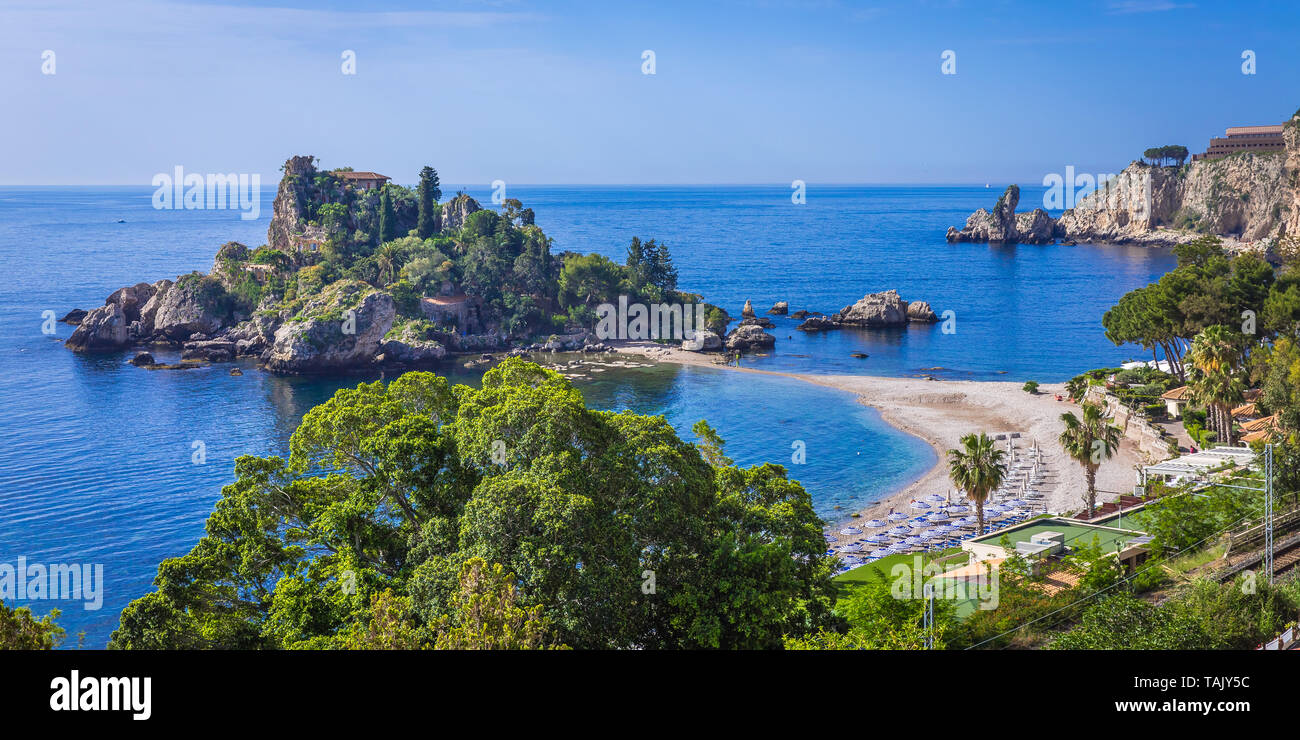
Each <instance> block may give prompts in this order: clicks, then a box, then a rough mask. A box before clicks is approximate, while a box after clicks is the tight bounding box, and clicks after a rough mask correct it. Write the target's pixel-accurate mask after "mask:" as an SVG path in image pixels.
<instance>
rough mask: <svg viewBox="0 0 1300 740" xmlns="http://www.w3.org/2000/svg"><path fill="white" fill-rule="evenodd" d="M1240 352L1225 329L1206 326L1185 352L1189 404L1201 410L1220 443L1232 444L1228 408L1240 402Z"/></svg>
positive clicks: (1230, 334) (1242, 393)
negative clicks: (1189, 395)
mask: <svg viewBox="0 0 1300 740" xmlns="http://www.w3.org/2000/svg"><path fill="white" fill-rule="evenodd" d="M1240 357H1241V350H1240V348H1239V347H1238V346H1237V342H1236V341H1235V338H1234V337H1233V335H1232V332H1231V330H1230V329H1228V327H1226V326H1219V325H1215V326H1209V327H1206V328H1205V330H1204V331H1202V332H1201V333H1200V334H1197V335H1196V338H1195V339H1193V340H1192V349H1191V351H1189V352H1188V359H1189V360H1190V361H1191V365H1192V372H1191V374H1190V375H1189V377H1188V383H1187V385H1188V387H1189V388H1190V389H1191V391H1192V400H1194V401H1195V402H1196V403H1198V404H1200V405H1202V406H1204V407H1205V413H1206V416H1207V418H1208V420H1209V422H1210V425H1211V427H1212V428H1213V429H1214V431H1215V433H1216V434H1217V435H1218V438H1219V440H1220V441H1222V442H1225V443H1227V444H1232V442H1233V437H1234V435H1233V431H1232V407H1233V406H1234V405H1235V404H1238V403H1240V402H1241V401H1242V399H1243V398H1244V391H1245V386H1244V384H1243V383H1242V381H1241V379H1240V378H1239V377H1238V376H1237V362H1238V360H1239V359H1240Z"/></svg>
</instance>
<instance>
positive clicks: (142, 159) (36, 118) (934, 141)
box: [0, 0, 1300, 190]
mask: <svg viewBox="0 0 1300 740" xmlns="http://www.w3.org/2000/svg"><path fill="white" fill-rule="evenodd" d="M1298 32H1300V4H1296V3H1293V2H1203V1H1201V0H1197V1H1196V2H1179V1H1178V0H1099V1H1096V2H1089V1H1087V0H1084V1H1082V2H1077V3H1074V2H1072V3H1064V2H1055V1H1044V2H1011V1H1005V2H999V1H998V0H978V1H975V0H972V1H970V2H961V1H957V0H951V1H944V2H937V1H931V0H904V1H901V2H887V1H882V2H850V1H849V0H694V1H691V2H677V1H676V0H655V1H654V2H621V1H615V0H597V1H593V2H565V1H554V2H534V1H529V0H495V1H492V0H446V1H445V2H438V1H437V0H424V1H422V2H415V1H409V2H408V1H399V0H392V1H389V0H366V1H365V2H359V1H358V0H347V1H346V2H335V1H334V0H324V1H321V0H317V1H315V2H308V1H306V0H280V1H279V2H275V3H262V2H238V1H235V2H231V1H229V0H227V1H226V2H216V1H200V2H195V1H193V0H117V1H115V2H111V3H109V2H99V1H96V0H83V1H81V2H73V1H68V0H0V93H2V98H0V99H3V100H4V106H3V108H4V113H3V115H0V141H3V142H4V148H3V156H0V184H2V185H77V184H84V185H92V184H99V185H141V186H148V185H150V183H151V181H152V178H153V176H154V175H155V174H157V173H164V172H165V173H171V172H173V171H174V169H175V167H177V166H180V167H183V168H184V170H185V171H186V172H198V173H212V172H219V173H230V172H234V173H259V174H260V175H261V177H262V180H263V182H264V183H268V182H269V183H274V182H276V181H278V179H279V168H280V165H281V164H282V163H283V162H284V160H285V159H286V158H288V157H289V156H290V155H294V154H311V155H314V156H316V157H318V158H319V159H320V162H321V165H322V166H325V167H338V166H351V167H353V168H355V169H358V170H373V171H377V172H381V173H383V174H386V175H389V176H391V177H393V178H394V179H396V180H397V181H398V182H403V183H410V182H413V181H414V180H415V179H416V173H417V172H418V171H419V169H420V167H422V166H423V165H425V164H431V165H433V166H434V167H436V168H437V169H438V171H439V173H440V174H441V177H442V181H443V183H444V186H446V185H452V186H459V185H465V186H473V185H483V184H486V183H490V182H492V181H494V180H502V181H504V182H507V183H518V184H733V183H734V184H773V183H789V182H792V181H793V180H796V179H798V180H803V181H805V182H808V183H810V184H811V183H824V184H830V183H963V184H969V183H985V182H994V183H1003V182H1021V183H1030V182H1038V181H1041V179H1042V177H1043V176H1044V175H1046V174H1048V173H1063V172H1064V171H1065V168H1066V167H1067V166H1072V167H1074V169H1075V171H1076V172H1088V173H1098V174H1101V173H1113V172H1118V171H1119V170H1120V169H1122V168H1123V167H1124V166H1125V165H1126V164H1127V163H1128V162H1130V161H1131V160H1133V159H1135V158H1137V157H1139V156H1140V155H1141V152H1142V150H1144V149H1146V148H1148V147H1151V146H1158V145H1163V144H1184V145H1186V146H1187V147H1188V148H1189V149H1191V150H1192V151H1193V152H1197V151H1202V150H1203V149H1204V148H1205V146H1206V143H1207V140H1208V139H1209V137H1210V136H1212V135H1221V134H1222V129H1224V128H1225V127H1227V126H1230V125H1246V124H1267V123H1280V122H1282V121H1283V120H1285V119H1286V118H1288V117H1289V116H1290V115H1291V114H1292V113H1293V112H1295V111H1296V110H1297V108H1300V45H1297V44H1296V43H1295V39H1296V38H1297V37H1300V33H1298ZM348 51H350V52H352V53H353V54H354V55H355V56H354V58H355V74H345V69H344V65H345V59H344V55H345V52H348ZM646 51H651V52H653V61H654V70H653V71H654V74H645V73H644V72H645V67H646V62H645V57H644V52H646ZM1248 51H1249V52H1253V55H1252V56H1253V61H1254V74H1244V73H1243V64H1245V63H1246V62H1247V61H1248V60H1245V59H1243V54H1244V53H1246V52H1248ZM48 52H52V53H53V54H52V55H51V54H49V53H48ZM945 52H951V55H947V56H948V58H949V59H950V60H953V61H955V69H954V68H953V67H952V66H951V65H950V66H949V68H948V70H949V71H955V74H944V71H945V70H944V63H945ZM51 63H52V67H51ZM48 72H53V74H48ZM445 189H447V188H446V187H444V190H445Z"/></svg>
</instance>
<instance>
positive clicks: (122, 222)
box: [117, 218, 126, 224]
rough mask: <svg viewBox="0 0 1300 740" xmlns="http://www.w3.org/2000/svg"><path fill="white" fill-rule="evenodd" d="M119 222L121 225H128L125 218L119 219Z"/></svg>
mask: <svg viewBox="0 0 1300 740" xmlns="http://www.w3.org/2000/svg"><path fill="white" fill-rule="evenodd" d="M117 222H118V223H119V224H124V223H126V219H124V218H119V219H118V220H117Z"/></svg>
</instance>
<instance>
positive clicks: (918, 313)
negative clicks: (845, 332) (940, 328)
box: [795, 290, 939, 331]
mask: <svg viewBox="0 0 1300 740" xmlns="http://www.w3.org/2000/svg"><path fill="white" fill-rule="evenodd" d="M938 320H939V317H938V316H937V315H936V314H935V312H934V309H932V308H930V304H929V303H926V302H925V301H913V302H911V303H909V302H908V301H905V300H903V299H902V297H900V296H899V295H898V291H897V290H886V291H884V292H881V293H868V294H867V295H865V296H863V297H862V299H861V300H859V301H857V302H856V303H853V304H852V305H848V306H845V307H844V308H842V309H840V310H839V311H837V312H836V313H833V314H831V315H830V316H809V317H808V318H806V319H804V321H803V323H801V324H799V326H797V327H795V328H797V329H799V330H800V331H828V330H830V329H839V328H840V327H844V326H873V327H889V326H905V325H907V323H908V322H918V323H933V322H935V321H938Z"/></svg>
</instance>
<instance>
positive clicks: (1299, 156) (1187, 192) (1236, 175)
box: [946, 116, 1300, 253]
mask: <svg viewBox="0 0 1300 740" xmlns="http://www.w3.org/2000/svg"><path fill="white" fill-rule="evenodd" d="M1283 140H1284V141H1285V149H1284V150H1283V151H1276V152H1252V151H1243V152H1241V153H1238V154H1233V155H1230V156H1227V157H1222V158H1217V159H1201V160H1198V161H1194V162H1190V163H1187V164H1184V165H1178V166H1159V165H1153V164H1148V163H1146V162H1132V163H1130V164H1129V165H1128V166H1127V167H1125V168H1124V170H1123V171H1122V172H1120V173H1119V174H1118V175H1115V176H1113V177H1109V178H1108V179H1105V180H1104V182H1102V183H1099V184H1098V187H1097V189H1096V190H1093V191H1091V192H1089V193H1088V194H1087V195H1085V196H1084V197H1082V198H1080V199H1079V201H1078V202H1077V203H1074V204H1071V203H1069V202H1062V203H1061V206H1071V205H1072V207H1068V208H1065V210H1063V212H1062V213H1061V215H1060V216H1059V217H1057V218H1052V217H1051V216H1050V215H1048V213H1047V211H1046V210H1044V209H1042V208H1035V209H1033V210H1032V211H1029V212H1025V213H1016V210H1015V209H1016V206H1017V204H1018V203H1019V200H1020V188H1019V187H1018V186H1016V185H1011V186H1008V187H1007V189H1006V190H1005V191H1004V192H1003V193H1002V196H1001V197H1000V198H998V201H997V203H996V204H995V205H994V206H993V208H992V210H989V209H985V208H980V209H979V210H977V211H975V212H974V213H973V214H971V215H970V217H969V218H967V219H966V223H965V224H964V225H963V226H962V227H960V228H958V227H956V226H952V227H949V228H948V231H947V234H946V236H947V240H948V241H949V242H950V243H963V242H972V243H995V244H996V243H1002V244H1052V243H1056V242H1058V241H1059V242H1061V243H1064V244H1076V243H1100V244H1135V245H1145V246H1176V245H1179V244H1185V243H1187V242H1190V241H1193V240H1195V239H1197V238H1200V237H1202V236H1205V235H1207V234H1213V235H1217V236H1220V237H1222V238H1223V239H1224V240H1225V242H1226V244H1227V245H1228V246H1229V247H1230V248H1231V249H1233V250H1234V251H1247V250H1249V251H1258V252H1265V253H1268V252H1270V251H1271V250H1272V249H1273V248H1274V247H1275V246H1276V245H1277V243H1278V241H1279V240H1281V239H1283V238H1286V237H1288V236H1289V235H1290V236H1294V235H1296V234H1300V178H1297V173H1298V172H1300V116H1298V117H1295V118H1292V119H1291V120H1290V121H1288V122H1287V123H1286V124H1285V125H1284V127H1283ZM1097 179H1102V178H1101V177H1100V176H1099V177H1098V178H1097ZM1044 184H1046V182H1045V183H1044ZM1069 185H1070V192H1073V183H1070V184H1069Z"/></svg>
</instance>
